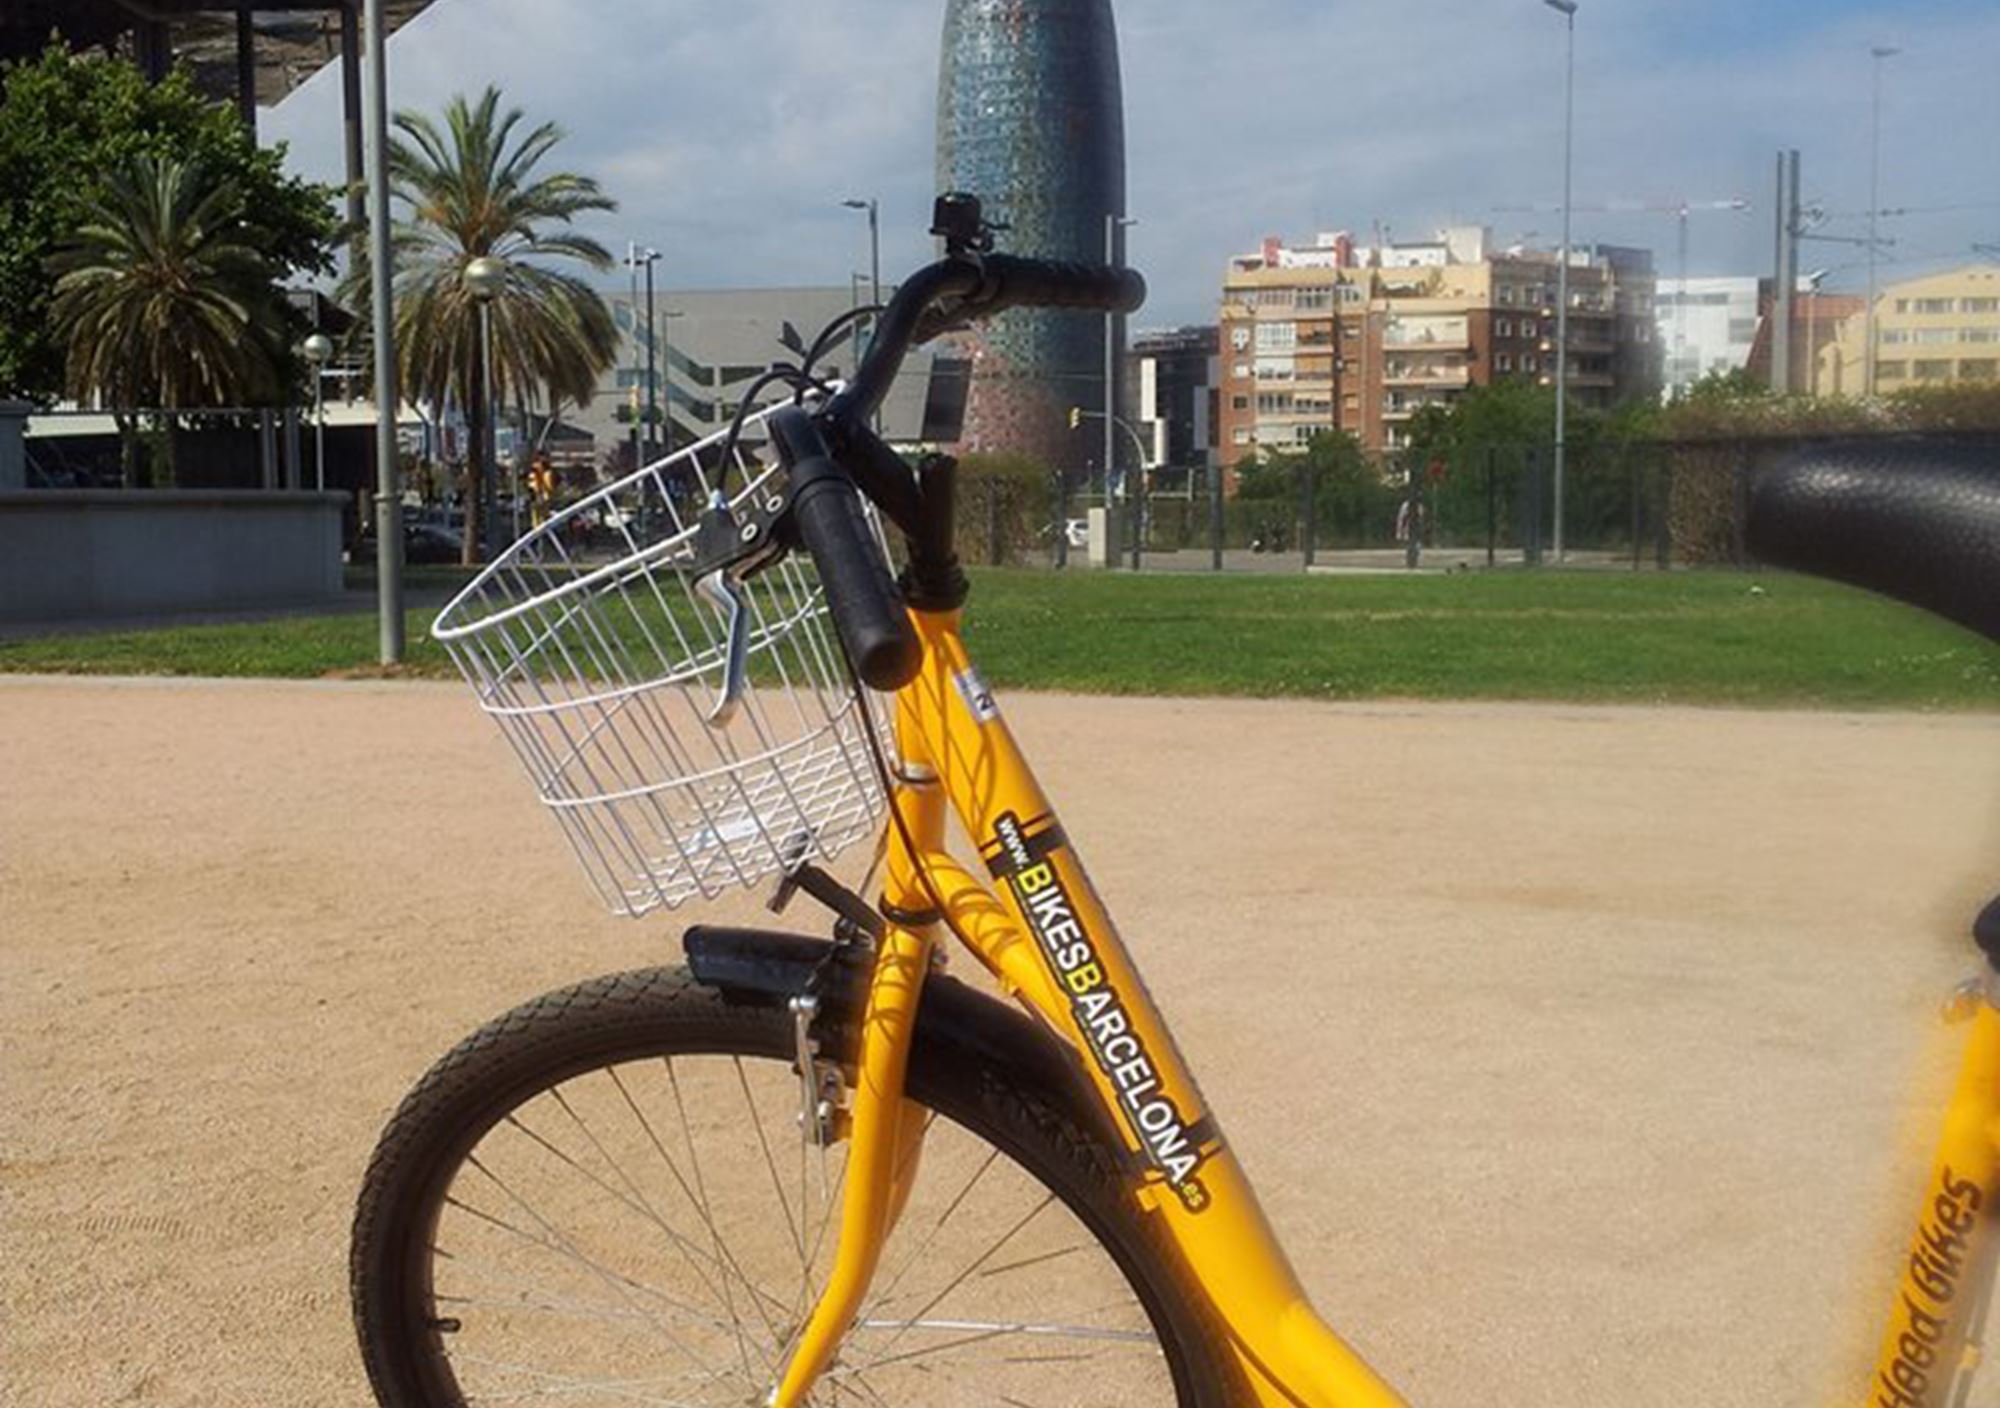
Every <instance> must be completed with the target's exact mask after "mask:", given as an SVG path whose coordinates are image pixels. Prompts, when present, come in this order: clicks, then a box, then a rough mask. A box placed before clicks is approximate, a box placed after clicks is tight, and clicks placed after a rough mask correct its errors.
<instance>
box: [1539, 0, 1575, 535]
mask: <svg viewBox="0 0 2000 1408" xmlns="http://www.w3.org/2000/svg"><path fill="white" fill-rule="evenodd" d="M1542 3H1543V4H1544V5H1547V6H1548V7H1549V8H1550V9H1551V10H1554V11H1556V12H1557V13H1558V14H1560V15H1561V16H1562V17H1563V29H1564V31H1565V32H1566V34H1567V36H1568V43H1567V55H1566V57H1565V59H1564V61H1563V237H1562V264H1561V266H1560V267H1558V268H1557V270H1556V456H1555V459H1556V483H1555V500H1556V531H1555V546H1556V561H1557V562H1561V561H1562V560H1563V473H1564V469H1565V467H1566V465H1565V461H1566V459H1567V457H1568V448H1569V435H1568V431H1569V217H1570V173H1571V169H1572V166H1573V163H1574V156H1575V150H1576V0H1542Z"/></svg>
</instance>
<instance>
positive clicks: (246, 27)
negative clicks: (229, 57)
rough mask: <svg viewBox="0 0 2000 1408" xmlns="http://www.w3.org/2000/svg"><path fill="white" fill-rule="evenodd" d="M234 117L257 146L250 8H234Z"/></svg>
mask: <svg viewBox="0 0 2000 1408" xmlns="http://www.w3.org/2000/svg"><path fill="white" fill-rule="evenodd" d="M236 115H237V116H238V117H239V118H241V119H242V121H243V130H244V131H245V132H248V133H249V134H250V145H251V146H253V147H254V146H256V145H257V31H256V30H255V29H253V28H252V27H251V24H250V7H249V6H247V5H238V6H237V7H236Z"/></svg>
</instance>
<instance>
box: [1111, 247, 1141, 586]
mask: <svg viewBox="0 0 2000 1408" xmlns="http://www.w3.org/2000/svg"><path fill="white" fill-rule="evenodd" d="M1138 223H1139V222H1138V220H1137V219H1135V218H1134V217H1132V216H1129V215H1113V214H1107V215H1106V216H1105V217H1104V267H1105V268H1107V269H1116V268H1119V267H1120V266H1122V265H1123V264H1124V262H1125V261H1124V260H1123V259H1121V258H1119V249H1118V244H1119V241H1118V235H1119V232H1120V231H1122V230H1129V229H1131V228H1132V227H1133V226H1134V225H1136V224H1138ZM1117 418H1118V315H1117V314H1116V313H1108V312H1107V313H1106V314H1105V315H1104V511H1105V517H1106V519H1107V521H1108V520H1109V518H1110V515H1111V475H1112V470H1113V467H1114V466H1115V465H1116V464H1117V463H1118V441H1117V439H1116V438H1115V432H1114V429H1113V427H1114V425H1115V424H1116V422H1117ZM1125 497H1126V499H1127V501H1128V502H1129V501H1130V499H1131V497H1132V496H1131V495H1130V494H1129V493H1128V494H1127V495H1126V496H1125ZM1133 533H1134V537H1133V539H1132V565H1133V566H1134V567H1137V566H1138V565H1139V540H1138V537H1137V533H1138V528H1137V525H1136V523H1135V525H1134V527H1133ZM1105 561H1107V562H1110V563H1113V564H1115V563H1116V562H1117V561H1118V554H1117V552H1116V551H1115V550H1114V551H1112V552H1110V553H1107V554H1106V555H1105Z"/></svg>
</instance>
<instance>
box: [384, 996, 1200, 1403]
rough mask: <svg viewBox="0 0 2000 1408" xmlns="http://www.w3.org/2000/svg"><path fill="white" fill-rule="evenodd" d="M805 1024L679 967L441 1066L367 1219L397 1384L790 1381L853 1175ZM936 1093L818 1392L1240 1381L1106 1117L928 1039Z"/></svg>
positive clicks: (614, 1385)
mask: <svg viewBox="0 0 2000 1408" xmlns="http://www.w3.org/2000/svg"><path fill="white" fill-rule="evenodd" d="M940 981H943V980H940ZM793 1043H794V1034H793V1031H792V1026H791V1019H790V1016H789V1014H788V1013H787V1012H786V1011H785V1010H784V1009H783V1008H782V1007H780V1006H778V1005H775V1004H770V1003H754V1002H742V1001H735V1000H728V999H725V998H724V997H723V996H721V995H720V994H718V993H716V992H714V991H713V990H711V989H708V988H704V987H701V986H699V985H697V984H695V983H694V982H693V981H692V980H691V979H689V978H688V977H687V975H686V974H685V973H684V972H683V971H682V970H680V969H652V970H645V971H641V972H636V973H627V974H620V975H617V976H615V977H610V978H603V979H598V980H596V981H593V982H590V983H585V984H581V985H579V986H577V987H573V988H569V989H566V990H563V991H560V992H556V993H551V994H549V995H547V996H544V997H542V998H538V999H536V1000H535V1001H533V1002H530V1003H528V1004H526V1005H524V1006H522V1007H520V1008H517V1009H516V1010H515V1011H513V1012H511V1013H508V1014H507V1015H506V1016H503V1017H501V1018H499V1019H498V1020H496V1021H494V1022H492V1023H489V1024H488V1025H487V1026H486V1027H484V1028H483V1029H481V1030H480V1031H479V1032H477V1033H475V1034H474V1035H473V1036H471V1037H469V1038H467V1039H466V1040H465V1041H464V1042H463V1043H461V1044H460V1045H459V1047H458V1048H457V1049H456V1050H454V1051H452V1052H451V1053H450V1054H449V1055H447V1056H446V1057H445V1058H444V1059H443V1060H442V1061H440V1062H439V1063H438V1065H437V1066H436V1067H435V1068H434V1069H433V1070H432V1071H431V1072H430V1073H429V1074H428V1075H427V1076H426V1077H425V1078H424V1080H423V1081H422V1082H421V1083H420V1084H419V1085H418V1086H417V1088H416V1089H415V1090H413V1091H412V1092H411V1093H410V1095H409V1096H408V1097H407V1098H406V1099H405V1100H404V1102H403V1104H402V1106H401V1108H400V1109H399V1110H398V1111H397V1113H396V1115H395V1117H394V1118H393V1119H392V1121H391V1122H390V1124H389V1126H388V1128H387V1130H386V1131H385V1132H384V1134H383V1136H382V1140H381V1142H380V1144H379V1145H378V1147H377V1149H376V1152H375V1156H374V1159H373V1161H372V1162H371V1164H370V1166H369V1169H368V1174H367V1177H366V1180H365V1183H364V1186H363V1190H362V1194H361V1200H360V1205H359V1208H358V1210H357V1213H356V1219H355V1231H354V1246H353V1256H352V1263H351V1276H352V1291H353V1298H354V1308H355V1316H356V1324H357V1328H358V1331H359V1334H360V1338H361V1348H362V1355H363V1359H364V1361H365V1363H366V1366H367V1370H368V1375H369V1378H370V1380H371V1382H372V1384H373V1386H374V1389H375V1393H376V1396H377V1398H378V1399H379V1401H380V1402H381V1403H382V1404H383V1405H385V1408H458V1405H482V1404H495V1403H507V1404H513V1403H537V1402H548V1403H561V1404H563V1405H566V1408H567V1406H568V1405H581V1404H590V1403H616V1404H620V1405H631V1404H661V1405H675V1406H676V1408H711V1405H716V1406H719V1405H744V1406H747V1405H752V1404H761V1403H763V1402H764V1400H765V1396H766V1395H767V1394H768V1392H769V1391H770V1388H771V1385H772V1384H773V1383H774V1382H775V1380H776V1377H777V1375H778V1372H779V1371H780V1369H781V1368H782V1367H783V1365H784V1363H785V1362H786V1359H787V1356H788V1354H789V1352H790V1348H791V1345H792V1341H793V1337H794V1336H795V1334H796V1333H797V1331H798V1329H799V1327H800V1326H801V1325H802V1323H803V1322H804V1319H805V1317H806V1315H807V1314H808V1313H809V1311H810V1310H811V1308H812V1306H813V1304H814V1303H815V1300H816V1298H817V1294H818V1291H819V1289H820V1286H821V1285H822V1283H823V1282H824V1279H825V1275H826V1272H827V1269H828V1267H829V1265H830V1263H831V1261H832V1253H833V1248H834V1243H835V1242H836V1241H837V1236H838V1228H837V1223H838V1209H839V1199H840V1194H841V1189H842V1185H843V1177H844V1165H845V1151H844V1146H843V1145H839V1144H836V1145H834V1146H833V1147H831V1148H826V1149H822V1148H819V1147H817V1146H815V1145H813V1144H810V1143H809V1142H808V1141H807V1140H806V1139H804V1138H803V1137H802V1135H801V1121H800V1119H799V1113H800V1109H801V1088H800V1081H799V1077H798V1074H797V1071H796V1068H795V1065H794V1062H793V1060H792V1051H793ZM927 1058H928V1059H927ZM909 1095H910V1098H911V1099H913V1100H915V1101H916V1102H918V1103H919V1104H920V1105H922V1106H924V1107H925V1109H926V1111H927V1132H926V1136H925V1139H924V1144H923V1150H922V1155H921V1161H922V1167H921V1169H920V1170H919V1171H918V1173H917V1177H916V1178H915V1180H914V1182H915V1190H914V1192H913V1193H912V1196H911V1198H910V1201H909V1204H908V1206H907V1208H906V1209H905V1211H904V1212H903V1215H902V1217H901V1220H900V1221H899V1223H898V1226H897V1230H896V1233H895V1235H894V1236H893V1237H892V1238H891V1240H890V1243H889V1245H888V1247H887V1249H886V1251H885V1254H884V1256H883V1259H882V1263H881V1270H880V1272H879V1273H878V1275H877V1277H876V1282H875V1286H874V1288H873V1292H872V1295H871V1299H870V1301H869V1303H868V1304H867V1306H866V1307H865V1308H864V1310H863V1312H862V1314H861V1315H860V1316H859V1317H858V1319H857V1320H856V1323H855V1325H854V1327H853V1329H852V1330H851V1331H850V1333H849V1335H848V1337H847V1339H846V1342H845V1343H844V1345H843V1347H842V1350H841V1353H840V1357H839V1358H838V1360H837V1361H836V1362H835V1363H834V1364H833V1366H832V1367H831V1368H830V1369H829V1370H828V1372H827V1373H826V1375H825V1376H824V1377H823V1378H822V1380H821V1382H820V1384H819V1385H818V1387H817V1388H816V1389H815V1392H814V1395H813V1398H812V1402H813V1403H815V1404H849V1403H853V1404H875V1405H880V1404H896V1405H915V1404H937V1405H945V1404H968V1403H989V1404H1012V1405H1032V1406H1033V1408H1040V1406H1041V1405H1078V1408H1081V1405H1090V1408H1107V1405H1133V1408H1138V1405H1165V1404H1179V1405H1183V1406H1184V1408H1185V1405H1195V1404H1201V1405H1208V1404H1210V1403H1213V1402H1216V1401H1219V1397H1220V1393H1219V1390H1218V1389H1217V1388H1216V1387H1215V1386H1214V1385H1215V1383H1216V1382H1217V1380H1216V1377H1215V1376H1216V1372H1217V1371H1216V1369H1215V1367H1214V1366H1213V1365H1212V1363H1210V1362H1209V1360H1208V1359H1207V1357H1206V1354H1207V1351H1206V1348H1205V1346H1204V1343H1203V1342H1204V1339H1205V1337H1204V1335H1203V1334H1202V1333H1201V1331H1200V1328H1199V1325H1198V1322H1197V1320H1196V1317H1195V1316H1194V1315H1193V1314H1192V1313H1191V1312H1190V1311H1189V1310H1188V1309H1187V1307H1186V1305H1185V1303H1184V1299H1183V1297H1182V1296H1181V1295H1180V1294H1179V1292H1178V1290H1177V1288H1176V1280H1177V1278H1176V1276H1175V1274H1174V1266H1173V1261H1172V1257H1171V1254H1170V1252H1169V1251H1168V1250H1167V1248H1166V1247H1165V1246H1164V1244H1163V1243H1162V1242H1161V1241H1160V1240H1159V1238H1158V1234H1157V1232H1156V1230H1155V1229H1153V1228H1152V1227H1151V1226H1149V1225H1148V1222H1147V1220H1146V1219H1145V1218H1144V1217H1143V1216H1142V1215H1141V1214H1140V1213H1139V1212H1138V1210H1137V1208H1136V1206H1135V1205H1134V1203H1133V1201H1132V1199H1131V1197H1130V1194H1129V1193H1128V1192H1126V1191H1124V1190H1123V1189H1122V1188H1121V1187H1120V1180H1119V1178H1118V1176H1117V1174H1116V1168H1117V1161H1116V1159H1115V1158H1114V1157H1113V1156H1112V1154H1111V1152H1110V1151H1109V1150H1107V1149H1105V1148H1103V1147H1102V1146H1101V1144H1100V1143H1099V1141H1098V1140H1097V1139H1096V1138H1095V1137H1094V1136H1092V1135H1091V1134H1089V1133H1087V1132H1086V1128H1085V1126H1084V1124H1083V1122H1081V1121H1080V1120H1078V1119H1075V1118H1072V1116H1071V1115H1070V1114H1069V1113H1068V1112H1066V1111H1064V1110H1063V1109H1060V1108H1053V1107H1052V1105H1051V1102H1050V1100H1049V1099H1048V1098H1047V1097H1046V1096H1042V1095H1038V1094H1036V1093H1035V1092H1033V1091H1031V1090H1028V1089H1025V1088H1023V1087H1021V1086H1019V1085H1017V1084H1015V1083H1013V1082H1010V1081H1009V1080H1008V1079H1007V1077H1006V1075H1005V1073H1003V1072H996V1071H994V1070H991V1069H972V1068H971V1067H970V1066H969V1065H967V1064H960V1063H954V1062H952V1061H948V1060H943V1059H938V1058H936V1054H935V1053H930V1052H927V1051H926V1050H925V1048H924V1046H923V1045H922V1044H920V1045H919V1047H918V1049H917V1051H916V1052H915V1053H914V1055H913V1059H912V1062H911V1070H910V1078H909Z"/></svg>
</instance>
